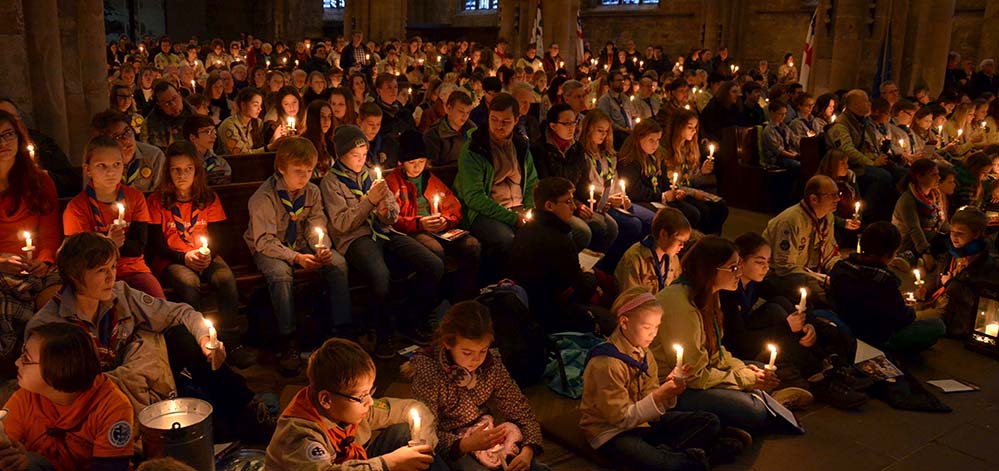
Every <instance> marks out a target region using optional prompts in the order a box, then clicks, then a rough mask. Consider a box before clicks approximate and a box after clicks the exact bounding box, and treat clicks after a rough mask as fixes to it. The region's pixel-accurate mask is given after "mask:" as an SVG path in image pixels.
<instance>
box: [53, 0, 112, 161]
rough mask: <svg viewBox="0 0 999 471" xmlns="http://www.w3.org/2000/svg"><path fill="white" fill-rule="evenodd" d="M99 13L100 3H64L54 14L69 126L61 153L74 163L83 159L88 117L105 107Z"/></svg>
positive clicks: (93, 0)
mask: <svg viewBox="0 0 999 471" xmlns="http://www.w3.org/2000/svg"><path fill="white" fill-rule="evenodd" d="M103 12H104V6H103V2H102V1H101V0H64V1H62V2H61V3H60V8H59V13H58V14H59V33H60V43H61V46H62V71H63V87H64V88H65V93H66V109H65V115H66V120H67V121H68V126H69V146H68V147H67V148H66V149H65V150H66V154H67V155H69V156H71V159H74V160H79V158H80V156H82V155H83V150H84V148H85V147H86V145H87V141H88V140H89V138H90V129H89V123H90V117H91V116H92V115H93V114H94V113H96V112H98V111H102V110H105V109H107V107H108V105H109V102H108V83H107V69H106V68H105V66H104V64H105V57H104V13H103ZM50 21H51V20H50Z"/></svg>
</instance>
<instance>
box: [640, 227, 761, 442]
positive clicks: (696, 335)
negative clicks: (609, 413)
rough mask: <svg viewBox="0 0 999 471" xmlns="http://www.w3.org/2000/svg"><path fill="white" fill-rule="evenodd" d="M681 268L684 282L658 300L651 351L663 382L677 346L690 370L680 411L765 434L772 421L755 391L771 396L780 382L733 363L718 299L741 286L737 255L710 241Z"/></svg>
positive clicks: (713, 239)
mask: <svg viewBox="0 0 999 471" xmlns="http://www.w3.org/2000/svg"><path fill="white" fill-rule="evenodd" d="M681 263H682V264H683V276H681V277H680V279H679V280H677V281H676V282H674V283H673V284H672V285H670V286H668V287H667V288H666V289H665V290H663V291H661V292H660V293H659V294H658V295H657V296H656V298H657V299H658V301H659V304H660V306H662V308H663V320H662V323H660V324H659V333H658V335H657V336H656V338H655V340H653V342H652V344H651V346H650V349H651V350H652V353H653V355H654V356H655V359H656V363H657V364H658V365H660V369H659V380H660V381H665V380H666V379H667V376H668V374H669V372H670V371H672V370H673V368H674V367H675V366H676V365H675V361H676V358H675V353H674V351H673V349H672V348H671V346H672V344H673V343H678V344H680V345H682V346H683V347H684V357H683V359H684V363H686V364H689V365H690V367H691V368H690V371H689V372H688V373H686V374H685V375H684V377H685V381H686V384H687V390H686V391H685V392H684V393H683V394H682V395H681V396H680V397H679V398H677V406H676V410H678V411H691V412H694V411H706V412H712V413H714V414H716V415H717V416H718V418H719V419H721V423H722V425H723V426H732V427H738V428H740V429H744V430H748V431H750V432H755V431H761V430H763V429H765V428H766V427H767V425H768V424H769V423H770V420H771V417H772V415H771V413H770V412H769V411H768V410H767V408H766V406H764V405H763V402H762V401H760V400H759V398H757V397H755V396H754V395H753V392H752V391H754V390H757V389H761V390H764V391H770V390H773V389H774V388H775V387H776V386H777V385H778V384H779V382H780V381H779V380H778V379H777V376H776V375H775V374H774V373H773V372H771V371H766V370H764V369H763V368H761V367H758V366H756V365H753V364H746V363H743V362H742V360H739V359H738V358H735V357H733V356H732V354H731V353H729V352H728V351H727V350H726V349H725V347H724V345H723V343H722V336H723V333H724V329H723V319H722V312H721V309H720V308H719V301H718V293H719V292H720V291H734V290H735V289H737V288H738V286H739V254H738V251H737V250H736V247H735V245H733V244H732V243H731V242H729V241H727V240H725V239H722V238H720V237H714V236H707V237H705V238H703V239H701V240H699V241H697V243H696V244H694V246H693V247H691V249H690V251H688V252H687V254H686V255H685V256H684V257H683V259H682V260H681Z"/></svg>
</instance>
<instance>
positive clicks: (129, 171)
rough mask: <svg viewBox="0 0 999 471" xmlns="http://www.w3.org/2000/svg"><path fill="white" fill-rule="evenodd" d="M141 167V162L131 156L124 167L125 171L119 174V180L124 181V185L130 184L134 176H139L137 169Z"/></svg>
mask: <svg viewBox="0 0 999 471" xmlns="http://www.w3.org/2000/svg"><path fill="white" fill-rule="evenodd" d="M141 168H142V162H141V161H140V159H138V158H133V159H132V161H131V162H129V164H128V166H127V167H125V173H124V174H122V176H121V181H123V182H125V184H126V185H131V184H132V182H134V181H135V179H136V178H139V169H141Z"/></svg>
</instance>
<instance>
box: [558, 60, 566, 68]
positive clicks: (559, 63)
mask: <svg viewBox="0 0 999 471" xmlns="http://www.w3.org/2000/svg"><path fill="white" fill-rule="evenodd" d="M562 67H565V62H562V61H558V68H560V69H561V68H562Z"/></svg>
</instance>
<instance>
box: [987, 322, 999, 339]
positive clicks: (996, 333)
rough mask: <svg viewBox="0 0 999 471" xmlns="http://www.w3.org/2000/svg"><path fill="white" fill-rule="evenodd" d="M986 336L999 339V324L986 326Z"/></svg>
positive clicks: (994, 323)
mask: <svg viewBox="0 0 999 471" xmlns="http://www.w3.org/2000/svg"><path fill="white" fill-rule="evenodd" d="M985 335H988V336H991V337H999V323H996V322H993V323H991V324H989V325H986V326H985Z"/></svg>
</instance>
